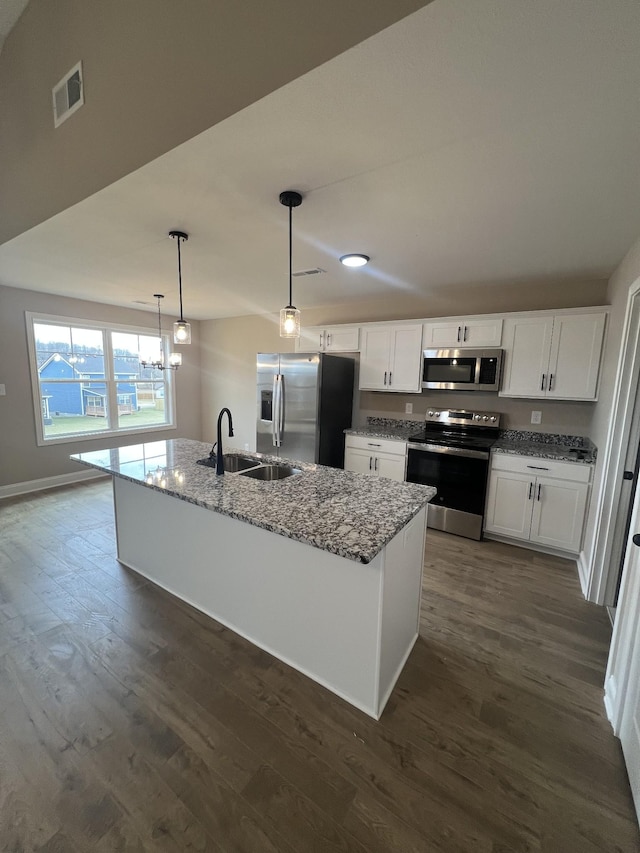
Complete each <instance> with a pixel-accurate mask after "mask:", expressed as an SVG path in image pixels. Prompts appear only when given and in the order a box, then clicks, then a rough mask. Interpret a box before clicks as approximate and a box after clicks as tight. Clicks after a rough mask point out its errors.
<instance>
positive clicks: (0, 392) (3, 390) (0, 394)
mask: <svg viewBox="0 0 640 853" xmlns="http://www.w3.org/2000/svg"><path fill="white" fill-rule="evenodd" d="M6 393H7V389H6V388H5V387H4V385H0V397H4V396H5V395H6Z"/></svg>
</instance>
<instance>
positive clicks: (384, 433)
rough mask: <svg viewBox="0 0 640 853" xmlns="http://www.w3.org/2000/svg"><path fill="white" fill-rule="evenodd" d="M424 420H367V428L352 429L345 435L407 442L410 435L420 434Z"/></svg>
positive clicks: (347, 430) (346, 431)
mask: <svg viewBox="0 0 640 853" xmlns="http://www.w3.org/2000/svg"><path fill="white" fill-rule="evenodd" d="M423 426H424V420H419V421H399V420H393V419H391V418H367V424H366V426H358V427H352V428H351V429H346V430H345V435H363V436H371V437H372V438H390V439H393V440H395V441H406V440H407V439H408V438H409V436H410V435H414V434H415V433H416V432H420V430H421V429H422V427H423Z"/></svg>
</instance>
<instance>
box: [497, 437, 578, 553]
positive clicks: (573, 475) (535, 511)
mask: <svg viewBox="0 0 640 853" xmlns="http://www.w3.org/2000/svg"><path fill="white" fill-rule="evenodd" d="M590 478H591V466H589V465H582V464H580V463H577V462H560V461H555V460H550V459H539V458H537V457H532V456H515V455H514V456H512V455H508V454H503V453H494V454H493V458H492V464H491V473H490V476H489V489H488V494H487V506H486V512H485V527H484V529H485V532H486V533H489V534H491V533H495V534H499V535H500V536H508V537H509V538H512V539H519V540H521V541H527V542H531V543H535V544H538V545H544V546H546V547H548V548H554V549H558V550H560V551H568V552H571V553H574V554H577V553H579V551H580V547H581V545H582V531H583V527H584V519H585V513H586V509H587V501H588V497H589V481H590Z"/></svg>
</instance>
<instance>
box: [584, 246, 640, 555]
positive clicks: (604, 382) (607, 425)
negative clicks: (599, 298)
mask: <svg viewBox="0 0 640 853" xmlns="http://www.w3.org/2000/svg"><path fill="white" fill-rule="evenodd" d="M638 277H640V238H639V239H638V240H636V242H635V243H634V245H633V246H632V247H631V248H630V249H629V251H628V252H627V254H626V256H625V258H624V259H623V260H622V262H621V263H620V265H619V266H618V268H617V269H616V271H615V272H614V274H613V275H612V277H611V279H610V281H609V285H608V288H607V302H608V303H609V304H610V306H611V313H610V316H609V324H608V332H607V347H606V350H605V355H604V360H603V364H602V376H601V390H600V398H599V400H598V403H597V405H596V407H595V408H594V411H593V417H592V419H591V423H590V425H589V431H590V437H591V439H592V440H593V441H594V442H595V443H596V445H597V446H598V447H599V448H600V450H601V451H604V448H605V447H606V444H607V439H608V436H609V430H610V429H611V412H612V404H613V393H614V386H615V377H616V371H617V368H618V361H619V359H620V348H621V345H622V331H623V325H624V319H625V312H626V308H627V298H628V293H629V288H630V287H631V285H632V284H633V283H634V282H635V281H636V279H637V278H638ZM604 461H605V460H604V454H603V453H600V455H599V457H598V462H597V465H596V471H595V477H594V484H593V489H592V495H593V497H592V500H591V505H590V509H589V517H588V519H587V525H586V537H585V545H584V555H585V561H586V563H587V565H589V566H590V564H591V562H592V559H593V554H594V547H595V540H596V534H597V530H596V521H597V516H598V512H599V501H600V500H602V499H603V496H602V495H601V491H602V486H603V477H604Z"/></svg>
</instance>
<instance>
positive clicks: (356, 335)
mask: <svg viewBox="0 0 640 853" xmlns="http://www.w3.org/2000/svg"><path fill="white" fill-rule="evenodd" d="M359 349H360V329H359V327H358V326H326V327H323V326H309V327H307V328H305V327H303V328H302V329H301V330H300V337H299V338H298V340H297V341H296V352H358V350H359Z"/></svg>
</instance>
